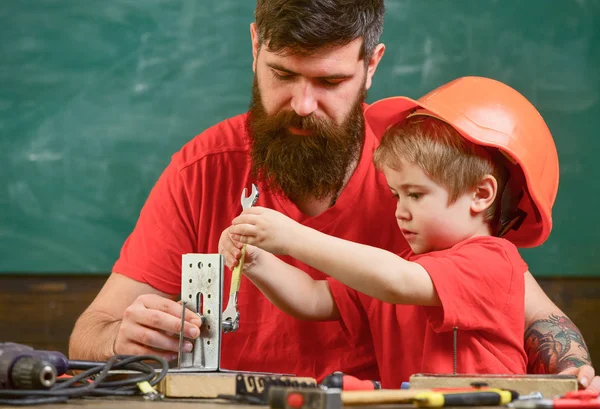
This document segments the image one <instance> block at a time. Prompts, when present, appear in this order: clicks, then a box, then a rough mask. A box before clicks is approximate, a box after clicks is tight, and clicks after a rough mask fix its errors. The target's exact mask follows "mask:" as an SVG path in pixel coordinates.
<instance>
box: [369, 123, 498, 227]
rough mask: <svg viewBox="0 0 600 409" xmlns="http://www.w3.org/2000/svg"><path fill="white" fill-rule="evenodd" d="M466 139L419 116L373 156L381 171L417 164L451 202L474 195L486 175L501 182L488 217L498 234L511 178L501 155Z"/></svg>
mask: <svg viewBox="0 0 600 409" xmlns="http://www.w3.org/2000/svg"><path fill="white" fill-rule="evenodd" d="M493 151H494V149H493V148H485V147H483V146H480V145H477V144H475V143H472V142H470V141H468V140H466V139H465V138H464V137H463V136H461V135H460V134H459V133H458V131H456V129H454V128H453V127H452V126H450V125H449V124H447V123H446V122H444V121H442V120H440V119H437V118H434V117H431V116H426V115H415V116H412V117H409V118H407V119H406V120H404V121H402V122H401V123H399V124H397V125H394V126H392V127H390V128H388V130H387V131H386V132H385V134H384V135H383V137H382V138H381V143H380V145H379V147H378V148H377V149H376V150H375V152H374V154H373V161H374V162H375V166H376V167H377V169H379V170H381V169H382V168H383V167H384V166H385V167H388V168H391V169H398V168H399V167H400V166H401V164H402V162H405V163H411V164H416V165H417V166H419V167H420V168H421V169H422V170H423V171H424V172H425V173H426V174H427V175H428V176H429V177H430V178H431V179H432V180H433V181H434V182H436V183H437V184H439V185H440V186H443V187H444V188H446V189H447V190H448V197H449V203H448V204H451V203H453V202H454V201H455V200H456V199H458V197H459V196H460V195H462V194H464V193H468V192H471V191H473V190H474V189H475V187H476V186H477V184H478V183H479V182H480V181H481V179H482V178H483V177H484V176H485V175H492V176H493V177H494V178H495V179H496V181H497V182H498V190H497V192H496V198H495V199H494V202H493V204H492V205H491V206H490V207H489V208H488V209H486V211H485V213H484V218H485V220H486V221H488V222H489V223H490V224H491V226H492V230H493V232H494V234H496V230H497V224H498V219H499V216H500V215H499V214H497V213H499V212H498V209H499V206H498V202H499V201H500V200H501V197H502V192H503V188H504V185H505V183H506V178H507V169H506V168H505V166H504V165H503V164H502V161H501V160H500V159H499V158H500V156H501V154H500V153H499V152H498V151H497V150H496V152H497V155H496V154H492V152H493Z"/></svg>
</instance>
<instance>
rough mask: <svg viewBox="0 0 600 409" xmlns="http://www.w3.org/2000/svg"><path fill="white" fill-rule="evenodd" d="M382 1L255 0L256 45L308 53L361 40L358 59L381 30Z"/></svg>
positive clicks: (371, 47)
mask: <svg viewBox="0 0 600 409" xmlns="http://www.w3.org/2000/svg"><path fill="white" fill-rule="evenodd" d="M384 12H385V7H384V5H383V0H257V1H256V12H255V14H254V18H255V20H256V27H257V31H258V46H259V48H260V47H261V46H262V45H263V44H265V43H268V47H269V51H272V52H274V53H281V54H311V53H313V52H315V51H317V50H319V49H323V48H328V47H337V46H344V45H346V44H349V43H350V42H352V41H354V40H356V39H357V38H362V39H363V44H362V48H361V51H360V55H359V59H363V58H365V59H366V60H367V61H368V60H369V59H370V58H371V56H372V55H373V52H374V51H375V47H376V46H377V44H378V43H379V37H380V36H381V32H382V31H383V15H384Z"/></svg>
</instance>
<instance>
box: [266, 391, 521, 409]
mask: <svg viewBox="0 0 600 409" xmlns="http://www.w3.org/2000/svg"><path fill="white" fill-rule="evenodd" d="M518 396H519V394H518V393H516V392H515V391H509V390H502V389H486V390H481V391H473V392H464V391H463V392H451V393H442V392H435V391H432V390H431V389H380V390H373V391H342V390H341V389H337V388H334V389H321V388H306V389H298V388H286V387H272V388H271V389H270V390H269V405H270V406H271V408H273V409H341V408H342V406H352V405H363V406H364V405H381V404H390V403H414V404H415V406H417V407H429V408H433V407H443V406H497V405H505V404H507V403H509V402H512V401H513V400H514V399H517V398H518Z"/></svg>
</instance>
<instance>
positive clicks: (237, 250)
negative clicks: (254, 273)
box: [218, 227, 262, 273]
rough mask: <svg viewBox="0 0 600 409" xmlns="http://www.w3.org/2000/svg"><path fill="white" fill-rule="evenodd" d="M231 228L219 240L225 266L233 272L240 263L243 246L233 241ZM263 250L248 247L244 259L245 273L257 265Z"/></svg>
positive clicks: (220, 252) (224, 231)
mask: <svg viewBox="0 0 600 409" xmlns="http://www.w3.org/2000/svg"><path fill="white" fill-rule="evenodd" d="M230 230H231V227H228V228H227V229H225V230H223V232H222V233H221V237H220V239H219V247H218V249H219V254H222V255H223V257H224V258H225V265H226V266H227V267H229V268H230V269H231V270H233V268H234V267H235V266H237V264H238V263H239V260H240V257H241V256H242V246H243V243H241V242H240V241H238V240H233V238H232V234H231V232H230ZM261 251H262V250H261V249H259V248H257V247H254V246H246V257H245V259H244V267H243V271H242V272H243V273H245V272H248V271H249V270H250V269H252V268H253V267H254V266H255V265H256V264H257V263H256V261H257V260H258V256H259V254H260V252H261Z"/></svg>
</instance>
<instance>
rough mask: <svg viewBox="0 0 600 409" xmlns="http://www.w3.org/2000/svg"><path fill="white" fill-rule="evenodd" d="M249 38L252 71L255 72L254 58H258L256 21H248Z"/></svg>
mask: <svg viewBox="0 0 600 409" xmlns="http://www.w3.org/2000/svg"><path fill="white" fill-rule="evenodd" d="M250 39H251V40H252V71H254V73H255V74H256V59H257V58H258V33H257V32H256V23H254V22H253V23H250Z"/></svg>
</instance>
